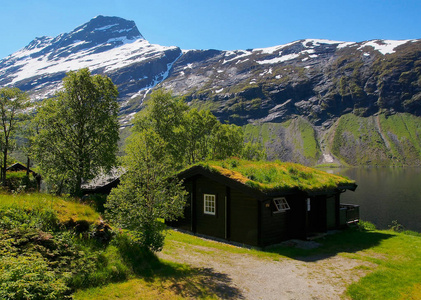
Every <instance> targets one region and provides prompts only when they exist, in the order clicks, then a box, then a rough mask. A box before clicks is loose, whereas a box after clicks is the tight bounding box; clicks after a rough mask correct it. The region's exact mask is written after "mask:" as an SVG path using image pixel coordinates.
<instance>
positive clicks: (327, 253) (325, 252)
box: [264, 228, 394, 262]
mask: <svg viewBox="0 0 421 300" xmlns="http://www.w3.org/2000/svg"><path fill="white" fill-rule="evenodd" d="M393 236H394V235H392V234H388V233H383V232H378V231H367V230H360V229H356V228H349V229H345V230H342V231H339V232H337V233H334V234H329V235H326V236H324V237H322V238H320V239H317V240H316V241H315V242H313V244H314V243H318V244H319V245H318V246H317V247H315V248H312V247H310V249H306V244H305V243H306V242H303V244H300V243H293V242H291V243H283V244H282V245H279V246H274V247H270V248H267V249H265V250H264V251H265V252H270V253H277V254H280V255H283V256H287V257H290V258H293V259H297V260H302V261H305V262H315V261H318V260H322V259H326V258H329V257H332V256H335V255H337V254H338V253H340V252H345V253H355V252H358V251H361V250H364V249H368V248H371V247H374V246H377V245H379V244H380V243H381V242H382V241H383V240H385V239H389V238H391V237H393Z"/></svg>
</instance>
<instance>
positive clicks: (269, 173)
mask: <svg viewBox="0 0 421 300" xmlns="http://www.w3.org/2000/svg"><path fill="white" fill-rule="evenodd" d="M196 166H202V167H204V168H205V169H207V170H209V171H211V172H215V173H219V174H221V175H223V176H225V177H227V178H230V179H232V180H235V181H237V182H240V183H242V184H244V185H247V186H249V187H252V188H254V189H258V190H260V191H261V192H264V193H270V192H276V191H288V190H297V189H298V190H300V191H303V192H310V193H311V192H322V191H328V190H333V189H338V188H339V189H354V188H355V187H356V184H355V181H353V180H350V179H347V178H345V177H342V176H338V175H334V174H329V173H326V172H324V171H321V170H317V169H314V168H310V167H306V166H303V165H299V164H294V163H289V162H280V161H272V162H267V161H247V160H241V159H226V160H221V161H208V162H206V163H199V164H197V165H196Z"/></svg>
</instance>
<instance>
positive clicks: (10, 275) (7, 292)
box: [0, 255, 70, 299]
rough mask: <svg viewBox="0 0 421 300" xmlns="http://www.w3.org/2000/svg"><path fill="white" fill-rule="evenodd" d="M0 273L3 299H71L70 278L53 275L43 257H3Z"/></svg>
mask: <svg viewBox="0 0 421 300" xmlns="http://www.w3.org/2000/svg"><path fill="white" fill-rule="evenodd" d="M6 258H7V259H6ZM0 270H1V272H0V287H1V288H0V298H1V299H70V296H69V294H70V293H69V292H70V289H69V287H68V286H67V284H66V283H67V282H66V281H67V280H68V276H61V274H57V273H56V272H54V271H51V270H50V269H49V267H48V263H47V262H46V261H45V260H44V259H43V258H42V256H41V257H40V255H31V256H22V255H20V256H17V257H15V256H7V257H3V258H1V259H0ZM64 275H67V274H64Z"/></svg>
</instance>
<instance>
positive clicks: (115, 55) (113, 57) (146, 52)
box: [4, 37, 176, 85]
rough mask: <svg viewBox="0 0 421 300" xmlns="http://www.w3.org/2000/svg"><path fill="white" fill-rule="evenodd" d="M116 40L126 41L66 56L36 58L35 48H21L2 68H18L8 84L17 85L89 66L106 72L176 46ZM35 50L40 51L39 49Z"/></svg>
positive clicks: (143, 59)
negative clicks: (97, 51) (7, 64)
mask: <svg viewBox="0 0 421 300" xmlns="http://www.w3.org/2000/svg"><path fill="white" fill-rule="evenodd" d="M117 39H118V40H120V41H122V42H125V43H124V44H123V45H122V46H120V47H115V48H113V49H110V50H108V51H104V52H99V53H95V52H96V51H95V50H96V49H97V48H98V47H99V46H96V47H94V48H88V49H86V50H82V51H78V52H75V53H72V54H70V55H68V56H66V57H53V58H51V57H50V55H49V54H50V53H47V54H45V55H43V56H40V57H39V58H38V59H31V54H32V53H33V52H34V50H25V49H23V50H20V51H18V52H17V53H15V54H12V55H11V56H9V57H8V59H10V60H15V63H14V64H12V65H11V66H9V67H6V68H5V69H4V71H6V72H7V71H8V69H12V68H13V69H16V68H17V69H18V70H17V71H15V72H14V74H13V80H12V81H11V82H10V85H13V84H16V83H17V82H19V81H21V80H24V79H26V78H31V77H35V76H40V75H45V74H55V73H61V72H69V71H74V70H78V69H81V68H89V69H90V70H91V71H95V70H98V69H103V70H104V72H105V73H107V72H110V71H113V70H116V69H119V68H123V67H126V66H128V65H131V64H134V63H139V62H142V61H145V60H150V59H154V58H157V57H160V56H161V55H163V51H165V50H168V49H176V47H164V46H160V45H153V44H150V43H149V42H148V41H146V40H143V39H140V40H136V41H131V40H128V39H125V38H124V37H123V38H116V39H112V40H117ZM84 43H85V42H83V41H78V42H77V43H75V44H73V45H72V47H76V46H78V45H81V44H84ZM37 52H39V48H38V50H37Z"/></svg>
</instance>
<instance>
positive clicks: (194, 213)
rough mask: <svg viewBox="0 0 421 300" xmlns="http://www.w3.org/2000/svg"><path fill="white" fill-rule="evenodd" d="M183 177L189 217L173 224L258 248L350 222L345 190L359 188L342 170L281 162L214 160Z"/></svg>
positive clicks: (314, 233) (185, 215) (310, 234)
mask: <svg viewBox="0 0 421 300" xmlns="http://www.w3.org/2000/svg"><path fill="white" fill-rule="evenodd" d="M178 176H179V178H180V179H183V180H184V186H185V188H186V190H187V191H188V193H189V196H188V200H187V205H186V208H185V213H184V218H182V219H179V220H178V221H176V222H169V223H168V224H169V225H170V226H173V227H176V228H180V229H184V230H187V231H191V232H193V233H196V234H200V235H205V236H210V237H214V238H218V239H223V240H227V241H231V242H236V243H241V244H247V245H251V246H258V247H265V246H269V245H273V244H277V243H279V242H282V241H284V240H287V239H291V238H299V239H307V238H311V237H312V236H314V235H317V234H319V233H323V232H326V231H327V230H330V229H337V228H340V227H341V226H343V225H345V224H346V222H347V220H346V216H345V218H344V216H341V212H343V208H342V210H341V204H340V195H341V193H343V192H345V191H346V190H352V191H354V190H355V189H356V187H357V185H356V184H355V182H354V181H352V180H348V179H346V178H343V177H340V176H337V175H333V174H328V173H326V172H323V171H320V170H316V169H312V168H308V167H305V166H301V165H298V164H293V163H281V162H250V161H245V160H226V161H218V162H209V163H207V164H198V165H194V166H192V167H190V168H188V169H186V170H184V171H182V172H180V173H179V174H178ZM353 212H354V215H353V216H352V218H353V220H354V221H355V220H357V219H358V218H359V216H357V215H355V212H356V210H355V209H354V210H353ZM345 213H346V212H345Z"/></svg>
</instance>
